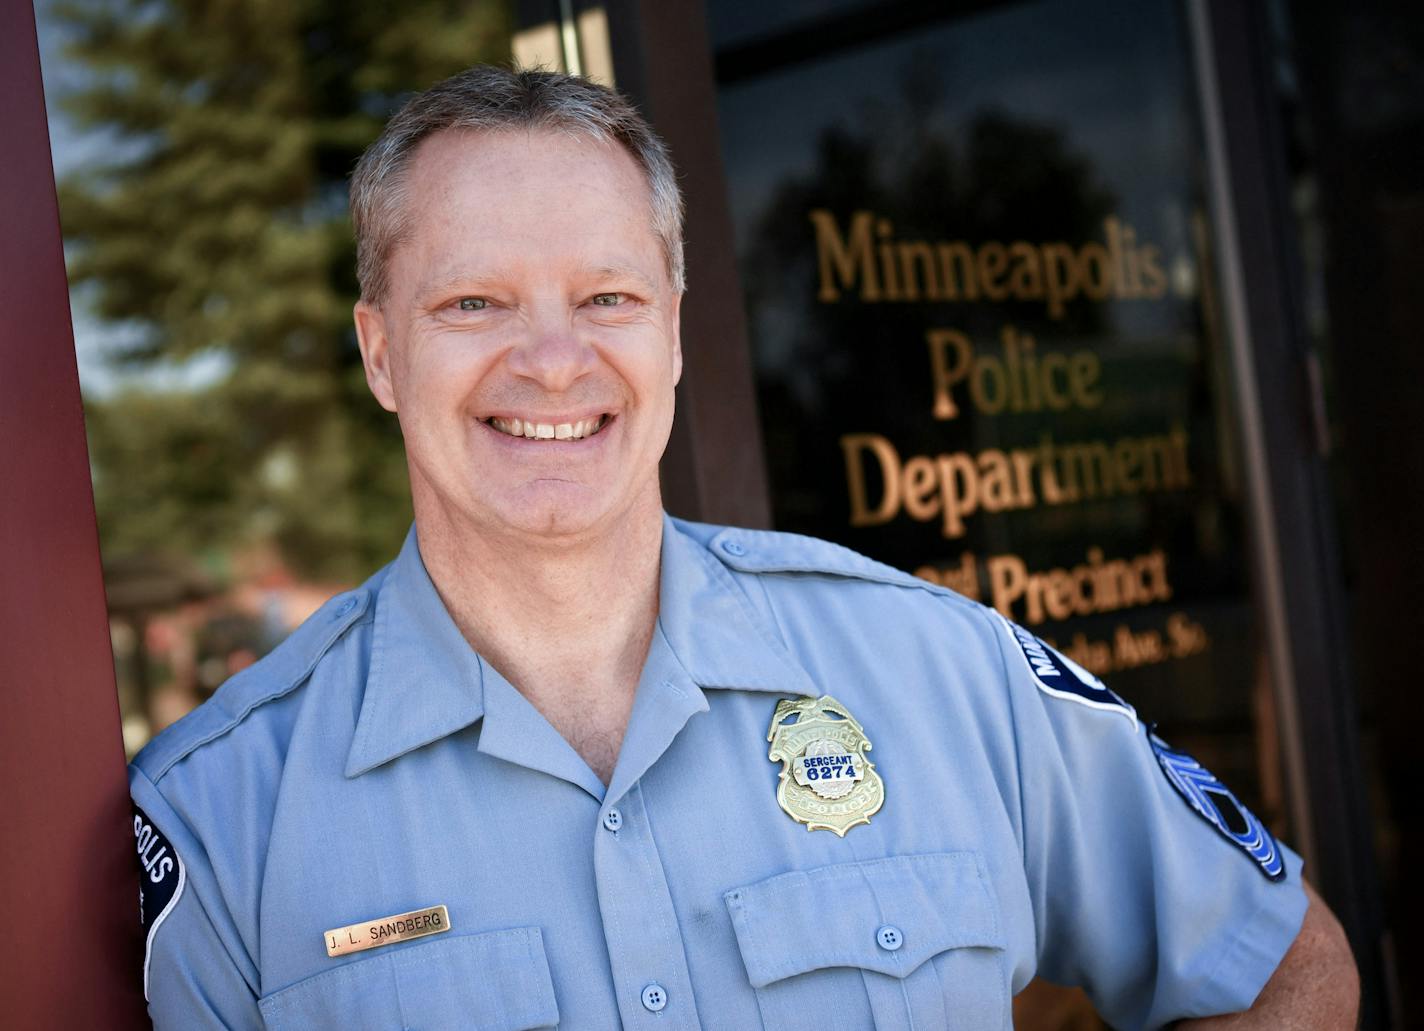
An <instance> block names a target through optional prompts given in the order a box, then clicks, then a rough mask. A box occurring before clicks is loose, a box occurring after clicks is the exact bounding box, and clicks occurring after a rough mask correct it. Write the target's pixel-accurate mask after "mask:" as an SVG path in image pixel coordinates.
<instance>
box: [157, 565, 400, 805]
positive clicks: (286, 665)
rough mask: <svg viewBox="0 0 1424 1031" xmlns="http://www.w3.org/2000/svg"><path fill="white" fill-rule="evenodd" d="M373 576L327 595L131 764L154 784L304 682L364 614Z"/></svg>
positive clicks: (372, 593)
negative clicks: (269, 648)
mask: <svg viewBox="0 0 1424 1031" xmlns="http://www.w3.org/2000/svg"><path fill="white" fill-rule="evenodd" d="M375 580H376V578H373V579H372V581H369V582H368V583H366V584H365V585H363V586H361V587H358V588H356V589H355V590H353V591H346V592H345V593H342V594H338V595H335V596H334V597H332V598H330V599H328V600H327V602H326V603H325V604H324V605H322V607H321V608H319V609H317V610H316V611H315V612H314V613H312V614H311V616H309V617H308V618H307V619H306V621H305V622H303V623H302V625H301V626H299V627H297V628H296V629H295V630H293V631H292V632H291V634H289V635H288V636H287V638H286V640H284V641H283V642H282V643H281V644H279V645H277V647H276V648H274V649H273V650H272V651H271V652H270V653H268V654H267V655H266V656H265V657H263V658H262V659H259V660H258V661H257V662H255V663H253V664H252V665H251V666H248V667H247V668H246V669H244V670H243V671H241V672H240V673H238V674H236V675H234V676H233V677H231V678H230V679H229V680H228V681H227V682H226V683H224V684H223V685H222V687H220V688H218V690H217V693H216V694H214V695H213V696H212V698H210V699H208V700H207V701H206V702H204V703H203V704H202V705H200V706H198V707H197V708H196V709H194V710H193V711H192V712H190V713H188V715H186V716H184V717H183V718H182V719H180V720H178V721H177V722H176V723H174V724H173V725H172V726H170V727H168V728H167V729H165V730H164V731H163V732H162V733H161V734H159V735H158V736H157V737H155V738H154V739H153V740H152V741H150V742H149V743H148V745H147V746H145V747H144V749H143V751H141V752H139V754H138V755H137V756H135V757H134V760H133V761H134V765H135V766H137V767H138V768H139V769H140V770H141V771H142V772H143V774H144V775H145V776H146V777H148V779H149V780H150V781H152V782H153V783H155V784H157V783H158V781H159V778H161V777H162V776H163V775H164V774H165V773H167V772H168V771H169V770H170V769H171V768H172V767H173V766H174V764H176V763H178V762H179V761H181V760H182V759H184V758H185V757H186V756H188V755H191V754H192V753H193V752H194V751H195V750H196V749H198V748H201V747H202V746H203V745H205V744H207V743H208V742H210V741H213V740H215V739H217V738H220V737H222V736H223V735H224V734H226V733H227V732H228V731H230V730H232V729H233V728H234V727H236V726H237V725H238V724H239V723H241V722H242V721H243V719H244V718H245V717H246V716H247V714H248V713H250V712H251V711H252V710H253V709H255V708H257V707H258V706H259V705H262V704H264V703H266V702H270V701H272V700H273V699H276V698H280V697H282V696H283V695H285V694H288V693H290V692H291V691H293V690H295V689H296V688H297V687H299V686H301V684H303V683H305V681H306V679H307V677H309V676H310V675H311V672H312V670H313V669H315V668H316V664H317V663H318V662H320V661H321V658H322V656H323V655H325V654H326V653H327V651H328V650H330V648H331V646H332V645H334V644H335V643H336V642H337V641H338V640H340V638H341V636H342V635H343V634H344V633H346V631H347V630H349V629H350V628H351V627H352V626H353V625H355V624H356V622H357V621H359V620H360V619H361V617H362V616H363V615H364V614H365V612H366V609H367V607H368V606H369V605H370V603H371V598H372V597H373V596H374V593H375V592H374V589H373V584H374V583H375Z"/></svg>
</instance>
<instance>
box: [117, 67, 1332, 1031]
mask: <svg viewBox="0 0 1424 1031" xmlns="http://www.w3.org/2000/svg"><path fill="white" fill-rule="evenodd" d="M352 211H353V216H354V221H355V225H356V231H357V240H358V250H359V275H360V279H361V287H362V300H361V302H360V303H359V304H358V305H357V307H356V312H355V317H356V326H357V331H358V334H359V337H360V341H361V350H362V355H363V357H364V360H365V366H366V374H367V379H368V381H369V383H370V386H371V390H372V392H373V394H374V395H375V397H376V399H377V401H379V403H380V404H381V405H383V406H384V407H385V408H386V409H388V410H390V411H391V412H394V413H395V414H396V416H397V417H398V418H399V420H400V425H401V429H402V431H403V433H404V435H405V441H406V449H407V455H408V463H409V471H410V480H411V489H412V495H413V498H414V503H415V526H414V528H413V529H412V531H411V533H410V535H409V536H408V538H407V540H406V543H405V546H404V548H403V549H402V551H401V553H400V555H399V557H398V558H397V559H396V560H395V561H394V562H393V563H392V564H391V565H389V566H387V567H386V568H385V569H383V570H381V571H380V572H378V573H377V574H376V575H375V576H373V577H372V578H371V580H370V581H368V582H367V583H366V584H365V585H363V586H362V587H360V588H359V589H357V590H355V591H352V592H349V593H347V594H344V595H341V596H338V597H337V598H333V599H332V600H331V601H330V602H329V603H328V604H327V605H326V606H325V607H323V608H322V609H321V610H320V611H319V612H318V613H317V614H316V615H314V616H313V617H312V618H311V619H310V620H309V621H308V622H307V623H305V624H304V625H303V626H302V627H301V628H299V629H298V630H297V631H296V632H295V633H294V634H293V635H292V636H291V637H290V638H289V639H288V640H287V641H286V642H285V643H284V644H283V645H282V646H280V647H279V648H278V649H277V650H276V651H275V652H273V653H272V655H270V656H269V657H268V658H266V659H265V660H263V661H262V662H260V663H258V664H257V665H255V666H253V667H251V668H250V669H248V670H246V671H244V672H243V673H242V674H240V675H239V676H238V677H236V678H234V679H233V680H232V681H230V682H229V683H228V684H226V685H225V686H224V687H223V688H222V689H221V690H220V691H219V692H218V694H217V695H216V696H215V697H214V699H213V700H212V701H211V702H209V703H208V704H207V705H205V706H203V707H202V708H201V709H199V710H197V711H196V712H195V713H193V714H192V715H191V716H189V717H188V718H187V719H185V720H183V721H181V722H180V723H179V724H177V725H175V726H174V727H173V728H171V729H170V730H169V731H167V732H165V733H164V734H163V735H161V736H160V737H159V738H158V739H157V740H155V741H154V742H153V743H152V744H151V745H150V746H149V747H148V748H147V749H145V750H144V752H143V753H142V754H141V755H140V756H139V757H138V758H137V759H136V760H135V762H134V765H133V769H132V778H131V780H132V789H133V795H134V800H135V807H136V810H135V817H134V832H135V835H136V845H137V850H138V853H139V856H140V860H141V863H142V865H143V869H144V873H143V877H144V897H143V905H142V909H143V918H144V922H145V925H146V929H147V930H146V933H147V945H148V947H147V952H146V955H145V964H144V977H145V990H146V992H147V994H148V998H149V1000H150V1010H151V1012H152V1014H153V1017H154V1021H155V1024H157V1025H158V1026H160V1027H182V1028H190V1027H206V1026H212V1027H258V1026H263V1025H265V1026H269V1027H279V1028H280V1027H291V1028H311V1027H341V1028H367V1027H369V1028H386V1027H420V1028H446V1027H482V1028H527V1027H543V1026H552V1025H555V1024H559V1025H561V1026H565V1027H587V1028H608V1027H616V1026H619V1025H620V1024H621V1025H622V1026H624V1027H649V1028H652V1027H658V1028H673V1027H676V1028H693V1027H698V1026H707V1027H729V1028H755V1027H768V1028H800V1027H808V1028H810V1027H815V1028H824V1027H838V1028H862V1027H871V1026H875V1027H882V1028H884V1027H889V1028H900V1027H918V1028H942V1027H952V1028H965V1029H974V1031H978V1029H984V1028H996V1027H1006V1026H1008V1024H1009V1022H1010V1019H1011V1016H1010V1014H1011V1006H1010V1000H1011V996H1012V994H1013V993H1014V992H1015V991H1017V990H1019V989H1020V988H1022V987H1023V986H1024V985H1025V984H1026V983H1027V982H1028V980H1029V979H1030V978H1031V977H1033V976H1034V975H1035V974H1041V975H1044V976H1047V977H1050V978H1052V979H1054V980H1058V981H1061V982H1064V983H1071V984H1079V985H1082V986H1083V987H1084V988H1085V989H1086V990H1087V991H1088V993H1089V995H1090V996H1091V997H1092V998H1093V1000H1094V1002H1095V1003H1096V1004H1097V1005H1098V1006H1099V1008H1100V1009H1101V1011H1102V1012H1103V1013H1104V1015H1105V1016H1106V1017H1107V1018H1108V1019H1109V1020H1111V1021H1112V1022H1113V1023H1114V1024H1116V1025H1118V1026H1123V1027H1143V1026H1160V1025H1162V1024H1164V1023H1167V1022H1170V1021H1173V1020H1178V1019H1181V1018H1192V1017H1205V1018H1209V1019H1208V1020H1207V1021H1204V1022H1203V1023H1204V1024H1205V1025H1211V1024H1213V1023H1215V1022H1216V1020H1217V1018H1213V1017H1212V1015H1213V1014H1227V1013H1236V1011H1242V1010H1248V1008H1249V1012H1245V1013H1237V1014H1236V1015H1235V1016H1230V1017H1224V1018H1219V1019H1220V1020H1222V1021H1224V1023H1223V1024H1222V1025H1221V1026H1232V1027H1238V1026H1239V1027H1291V1026H1299V1027H1347V1026H1351V1022H1352V1020H1353V1009H1354V1005H1355V1001H1354V992H1355V988H1354V981H1353V968H1352V966H1351V963H1350V959H1349V953H1348V948H1347V947H1346V946H1345V945H1344V943H1343V938H1342V936H1341V935H1340V932H1339V927H1338V925H1337V924H1336V923H1335V922H1334V919H1333V917H1331V916H1330V915H1329V913H1328V911H1327V910H1326V909H1325V908H1324V906H1323V904H1321V903H1320V901H1319V900H1318V898H1316V897H1315V896H1314V895H1313V894H1312V893H1310V892H1309V889H1308V888H1306V887H1305V886H1304V885H1303V882H1302V881H1301V879H1300V860H1299V859H1298V857H1296V856H1295V855H1294V854H1293V853H1291V852H1290V851H1289V850H1288V849H1285V848H1284V847H1282V846H1280V845H1278V844H1277V843H1276V842H1275V840H1274V839H1273V838H1272V837H1271V835H1270V834H1269V832H1268V831H1266V829H1265V828H1264V827H1263V826H1262V825H1261V823H1260V821H1259V820H1257V819H1256V818H1255V817H1254V816H1253V815H1252V814H1251V813H1250V812H1249V811H1248V810H1247V809H1246V808H1245V807H1244V806H1242V805H1241V804H1240V803H1239V802H1238V801H1237V800H1236V799H1235V797H1234V796H1233V795H1232V794H1231V793H1230V791H1229V790H1228V789H1227V788H1226V787H1225V786H1224V785H1222V784H1221V783H1220V782H1219V781H1218V780H1217V779H1216V778H1215V777H1213V776H1211V774H1210V773H1208V772H1207V771H1206V770H1204V769H1203V768H1202V767H1201V766H1200V765H1198V764H1197V763H1195V762H1194V761H1193V760H1192V759H1191V758H1190V757H1189V756H1186V755H1184V754H1182V753H1180V752H1176V751H1174V750H1172V749H1171V748H1169V747H1168V746H1167V744H1166V743H1165V742H1164V741H1162V740H1161V739H1160V738H1159V737H1157V736H1156V735H1155V734H1153V733H1151V732H1150V731H1149V730H1148V729H1147V728H1146V727H1145V726H1144V725H1143V724H1142V723H1140V722H1139V721H1138V720H1137V718H1136V715H1135V713H1134V712H1133V710H1132V709H1131V707H1130V706H1128V705H1127V704H1126V703H1125V702H1124V701H1123V700H1122V699H1120V698H1119V697H1118V696H1117V695H1115V694H1113V692H1112V691H1110V690H1109V689H1108V688H1107V687H1106V686H1104V685H1103V684H1101V683H1099V682H1098V681H1097V680H1096V679H1094V678H1093V677H1092V676H1091V675H1090V674H1088V673H1086V672H1085V671H1083V670H1082V669H1080V668H1079V667H1077V666H1075V665H1074V664H1073V663H1071V662H1069V661H1068V660H1066V659H1064V658H1063V657H1062V656H1060V655H1058V654H1057V653H1056V652H1053V651H1052V650H1051V649H1049V648H1047V646H1045V645H1043V644H1042V643H1041V642H1039V641H1038V640H1037V639H1036V638H1034V637H1033V636H1032V635H1030V634H1028V633H1026V632H1025V631H1023V630H1021V629H1020V628H1017V627H1015V626H1013V625H1012V624H1009V623H1007V622H1005V621H1004V620H1002V619H1000V618H999V617H997V616H996V615H995V614H993V613H992V612H990V611H988V610H985V609H983V608H981V607H979V606H977V605H974V604H972V603H970V602H968V601H966V600H964V599H962V598H959V597H957V596H955V595H953V594H951V593H950V592H948V591H945V590H942V589H940V588H937V587H933V586H931V585H929V584H927V583H925V582H923V581H919V580H916V579H914V578H911V577H908V576H905V575H903V574H901V573H898V572H896V571H894V570H891V569H888V568H886V567H883V566H880V565H878V564H876V563H874V562H871V561H869V560H867V559H865V558H862V557H860V556H858V555H855V554H853V553H851V552H848V551H845V550H844V549H841V548H838V547H835V546H833V545H829V544H825V543H823V542H819V541H814V540H810V539H807V538H798V537H793V536H789V535H780V534H771V533H762V532H755V531H745V530H735V529H724V528H719V527H710V526H700V525H696V524H690V523H682V522H679V521H676V520H672V519H669V518H667V517H666V516H665V515H664V513H663V511H662V504H661V497H660V493H659V488H658V462H659V459H660V457H661V455H662V452H663V449H664V447H665V445H666V443H667V439H668V434H669V430H670V427H671V424H672V418H673V396H674V387H675V385H676V383H677V381H678V377H679V375H680V374H681V369H682V359H681V343H680V340H679V331H678V311H679V304H680V299H681V295H682V291H683V272H682V240H681V202H680V199H679V195H678V190H677V186H676V181H675V179H674V176H673V172H672V167H671V165H670V163H669V161H668V158H667V155H666V153H665V151H664V149H663V147H662V145H661V143H660V142H659V141H658V140H657V139H656V137H655V136H654V135H653V134H652V133H651V131H650V130H649V129H648V127H647V125H646V124H645V123H644V122H643V121H642V119H641V118H640V117H639V116H638V115H637V113H636V112H635V111H634V110H633V109H632V108H631V107H630V106H629V105H628V104H627V103H626V102H625V101H624V100H622V99H621V98H620V97H618V96H617V95H616V94H614V93H612V92H611V91H608V90H605V89H602V88H600V87H597V86H595V85H592V84H590V83H588V82H585V81H583V80H580V79H577V78H570V77H567V76H561V75H555V74H549V73H534V72H526V73H519V74H513V73H509V72H505V71H501V70H497V69H491V68H476V69H472V70H471V71H469V72H467V73H465V74H463V75H461V76H458V77H456V78H455V79H452V80H449V81H447V82H445V83H442V84H440V85H438V86H436V87H434V88H433V89H431V90H429V91H428V92H426V93H424V94H422V95H420V96H418V97H416V98H415V99H413V100H412V101H411V102H410V103H409V104H408V105H407V106H406V107H405V108H404V109H403V110H402V111H401V112H400V113H399V114H398V115H397V116H396V117H395V118H394V119H393V120H392V121H391V123H390V125H388V126H387V128H386V130H385V132H384V133H383V134H382V136H381V138H380V139H379V140H378V141H377V142H376V143H375V144H374V145H373V146H372V148H371V149H370V150H369V151H368V152H367V154H366V155H365V157H363V159H362V161H361V163H360V165H359V167H358V168H357V171H356V174H355V176H354V179H353V183H352ZM701 346H714V344H712V343H711V342H702V344H701ZM1292 1021H1296V1023H1292Z"/></svg>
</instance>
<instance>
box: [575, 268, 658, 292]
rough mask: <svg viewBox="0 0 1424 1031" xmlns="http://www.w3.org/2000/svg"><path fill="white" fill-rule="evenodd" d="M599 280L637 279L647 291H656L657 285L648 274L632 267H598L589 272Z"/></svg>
mask: <svg viewBox="0 0 1424 1031" xmlns="http://www.w3.org/2000/svg"><path fill="white" fill-rule="evenodd" d="M588 271H589V272H590V273H591V274H592V275H593V276H594V277H595V278H598V279H624V278H627V279H636V280H637V281H638V282H639V283H640V284H641V285H642V286H643V287H644V288H645V289H647V290H649V291H656V290H657V288H658V285H657V283H655V282H653V280H652V279H650V278H649V277H648V274H647V273H646V272H644V271H642V270H641V269H637V268H634V267H633V266H632V265H598V266H595V267H594V268H591V269H589V270H588Z"/></svg>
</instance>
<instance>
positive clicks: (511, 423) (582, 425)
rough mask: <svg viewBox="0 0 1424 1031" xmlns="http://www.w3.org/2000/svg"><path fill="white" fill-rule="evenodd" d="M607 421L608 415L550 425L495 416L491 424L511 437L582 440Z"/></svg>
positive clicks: (548, 423) (595, 431)
mask: <svg viewBox="0 0 1424 1031" xmlns="http://www.w3.org/2000/svg"><path fill="white" fill-rule="evenodd" d="M607 420H608V417H607V416H606V415H600V416H598V417H596V418H593V419H580V420H579V421H578V422H556V423H550V422H529V421H528V420H527V419H501V418H500V417H499V416H495V417H494V418H492V419H490V420H489V424H490V425H491V426H493V427H494V428H495V429H497V430H499V432H501V433H508V434H509V435H510V436H511V437H529V438H531V439H534V440H582V439H583V438H584V437H589V436H592V435H593V434H595V433H597V432H598V431H599V430H601V429H603V424H604V423H605V422H606V421H607Z"/></svg>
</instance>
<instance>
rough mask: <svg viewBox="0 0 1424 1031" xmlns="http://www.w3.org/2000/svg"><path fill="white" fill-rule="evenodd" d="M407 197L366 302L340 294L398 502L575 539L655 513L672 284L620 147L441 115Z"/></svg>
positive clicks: (673, 362)
mask: <svg viewBox="0 0 1424 1031" xmlns="http://www.w3.org/2000/svg"><path fill="white" fill-rule="evenodd" d="M406 197H407V200H406V204H407V214H408V216H409V219H410V221H409V232H408V234H407V236H406V238H405V240H404V241H403V242H402V243H400V244H399V245H398V246H397V247H396V248H395V253H394V254H393V255H392V256H391V258H390V269H389V271H390V289H389V292H388V294H387V297H386V300H385V303H384V304H383V305H382V307H381V309H380V310H379V311H376V310H374V309H371V308H370V307H368V306H366V305H365V304H364V303H363V304H360V305H357V309H356V323H357V330H358V333H359V335H360V337H361V347H362V353H363V355H364V357H365V360H366V374H367V379H368V381H369V382H370V384H371V389H372V392H373V393H374V394H375V395H376V397H377V399H378V400H379V401H380V402H381V404H382V405H383V406H385V407H386V408H387V409H389V410H390V411H394V412H397V413H398V414H399V416H400V423H401V429H402V432H403V433H404V435H405V443H406V453H407V456H408V460H409V464H410V474H411V488H412V491H413V493H414V495H415V502H416V511H417V513H418V514H420V515H421V516H422V517H428V518H434V519H437V520H440V521H441V522H444V523H445V524H446V525H448V526H450V527H451V528H455V529H458V530H459V531H461V532H464V531H471V530H473V531H475V532H480V533H488V534H494V535H499V536H508V535H510V534H514V535H521V536H527V535H530V534H536V535H540V536H544V537H579V536H584V535H588V534H591V533H592V534H597V533H598V532H600V531H601V530H606V529H608V528H610V527H612V526H613V525H614V524H615V523H616V521H617V520H618V519H619V518H620V517H622V516H624V515H625V514H627V513H628V512H630V511H631V510H633V508H634V507H635V506H637V505H639V504H642V505H645V506H651V508H652V509H654V510H655V509H656V506H657V503H658V483H657V471H658V460H659V458H660V457H661V455H662V452H663V449H664V447H665V446H666V445H667V439H668V433H669V431H670V429H671V426H672V414H673V387H674V385H675V384H676V383H677V380H678V377H679V375H680V374H681V371H682V352H681V348H680V346H679V340H678V309H679V305H680V302H681V297H680V296H679V295H677V294H675V293H674V292H673V290H672V286H671V283H670V280H669V277H668V270H667V262H666V258H665V256H664V252H663V249H662V246H661V244H660V242H659V239H658V237H657V235H656V234H655V233H654V232H653V229H652V221H651V219H652V216H651V209H650V207H649V190H648V186H647V182H646V180H645V178H644V176H643V174H642V172H641V170H640V169H639V167H638V165H637V164H636V163H635V162H634V160H633V158H632V157H631V156H629V155H628V154H627V153H626V152H625V151H624V150H623V149H622V148H621V147H618V146H616V145H611V144H602V143H595V142H591V141H589V140H587V139H581V138H576V137H571V136H567V135H562V134H556V133H550V132H542V131H534V132H526V131H515V132H498V133H470V132H462V131H448V132H443V133H440V134H438V135H436V136H433V137H431V138H430V139H428V140H426V141H425V142H424V143H423V144H421V146H420V149H419V150H418V151H417V153H416V156H415V158H414V161H413V163H412V167H411V169H410V174H409V178H408V180H407V190H406ZM427 513H428V514H429V515H428V516H427Z"/></svg>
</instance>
